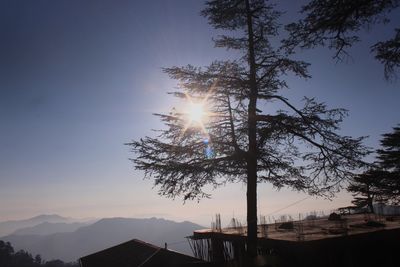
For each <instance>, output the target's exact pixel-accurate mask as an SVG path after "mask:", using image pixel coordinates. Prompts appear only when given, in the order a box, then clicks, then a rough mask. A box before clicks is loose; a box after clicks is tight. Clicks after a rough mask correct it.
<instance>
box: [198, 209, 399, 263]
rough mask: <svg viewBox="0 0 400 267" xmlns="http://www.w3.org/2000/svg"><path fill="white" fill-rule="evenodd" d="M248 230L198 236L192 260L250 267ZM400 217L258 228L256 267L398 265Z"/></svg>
mask: <svg viewBox="0 0 400 267" xmlns="http://www.w3.org/2000/svg"><path fill="white" fill-rule="evenodd" d="M246 238H247V236H246V228H245V227H242V226H236V227H229V228H218V227H217V228H214V229H204V230H199V231H195V232H194V233H193V236H191V237H190V240H191V247H192V249H193V252H194V255H195V256H196V257H199V258H201V259H203V260H205V261H211V262H215V263H216V264H219V265H221V266H246V263H247V261H246V259H245V257H246V256H245V255H246V253H245V250H246ZM399 244H400V217H393V216H390V217H389V216H376V215H369V214H354V215H347V216H339V215H337V216H332V217H330V218H328V217H326V218H317V219H313V220H302V221H286V222H276V223H274V224H264V225H259V227H258V255H259V256H258V258H257V266H265V267H267V266H268V267H286V266H287V267H289V266H290V267H292V266H296V267H303V266H304V267H306V266H307V267H320V266H321V267H338V266H340V267H342V266H346V267H366V266H368V267H369V266H371V267H372V266H374V267H375V266H385V267H397V266H400V254H399V253H398V247H399Z"/></svg>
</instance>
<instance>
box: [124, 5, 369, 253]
mask: <svg viewBox="0 0 400 267" xmlns="http://www.w3.org/2000/svg"><path fill="white" fill-rule="evenodd" d="M202 15H203V16H205V17H206V18H208V21H209V23H210V24H211V25H212V26H213V27H214V28H216V29H221V30H225V32H226V35H222V36H219V37H218V38H217V39H216V40H215V45H216V46H217V47H223V48H226V49H232V50H236V52H237V53H234V55H238V54H239V55H240V56H238V57H237V58H234V59H231V60H225V61H215V62H213V63H212V64H211V65H209V66H207V67H204V68H199V67H194V66H191V65H188V66H185V67H172V68H166V69H165V70H164V71H165V72H166V73H167V74H169V76H170V77H171V78H173V79H176V80H178V81H179V91H177V92H175V93H174V95H175V96H176V97H180V98H182V99H183V100H184V101H188V102H195V103H197V105H200V106H202V107H203V108H204V109H205V110H207V112H206V114H207V115H206V116H204V117H203V118H202V119H199V118H197V119H196V120H193V118H190V117H189V116H188V114H187V112H186V111H185V110H182V109H180V108H179V107H176V108H174V109H172V111H171V112H170V113H169V114H157V116H159V117H160V119H161V120H162V121H163V122H164V123H165V125H166V128H164V129H163V130H161V131H160V134H159V136H157V137H145V138H143V139H140V140H138V141H133V142H132V143H129V144H128V145H130V146H131V147H132V150H133V152H135V154H136V157H135V158H134V159H132V161H133V162H134V164H135V166H136V168H137V169H139V170H143V171H144V172H145V175H146V177H152V178H154V183H155V185H156V186H158V187H159V192H160V194H162V195H165V196H168V197H177V196H182V197H183V198H184V199H185V200H186V199H198V198H202V197H207V196H209V194H208V193H207V192H206V191H205V188H206V186H207V185H211V186H213V187H218V186H221V185H224V184H225V183H229V182H236V181H242V182H244V183H245V184H246V185H247V228H248V230H247V234H248V241H247V252H248V256H249V258H250V259H252V258H254V257H255V256H256V248H257V183H259V182H269V183H271V184H272V185H273V186H274V187H276V188H281V187H291V188H293V189H295V190H302V191H306V192H308V193H310V194H319V195H324V194H330V193H332V192H334V191H335V190H337V189H338V187H339V184H340V181H342V180H343V179H347V178H348V177H349V176H351V175H352V173H351V171H352V170H353V169H355V168H357V167H358V166H359V165H360V164H361V159H362V157H363V155H364V154H365V153H366V150H365V149H364V147H362V145H361V144H360V143H361V138H357V139H353V138H351V137H348V136H340V135H339V134H338V133H337V130H338V129H339V126H338V125H339V123H340V122H341V121H342V119H343V117H344V116H345V115H346V111H345V110H342V109H328V108H327V107H326V105H324V104H321V103H317V102H316V101H315V100H314V99H313V98H305V100H304V106H303V107H302V108H298V107H296V105H294V104H293V103H291V102H290V101H289V100H288V99H287V98H286V97H284V96H283V95H282V92H281V91H282V89H284V88H286V87H287V83H286V82H285V80H284V77H285V75H286V74H288V73H292V74H294V75H297V76H299V77H301V78H308V77H310V76H309V74H308V72H307V66H308V64H307V63H305V62H303V61H297V60H293V59H290V58H289V55H288V54H286V52H285V50H284V49H281V47H279V45H278V46H276V43H279V42H277V40H278V37H279V36H278V33H279V24H278V23H277V19H278V18H279V16H280V13H279V12H277V11H275V10H274V7H273V6H272V5H271V4H269V3H268V1H264V0H212V1H207V2H206V7H205V9H204V10H203V11H202ZM276 106H279V108H277V109H276V110H273V107H276ZM199 117H201V116H199Z"/></svg>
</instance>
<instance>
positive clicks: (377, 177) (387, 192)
mask: <svg viewBox="0 0 400 267" xmlns="http://www.w3.org/2000/svg"><path fill="white" fill-rule="evenodd" d="M381 147H382V148H381V149H378V150H377V158H378V161H377V162H376V163H375V164H374V168H373V169H370V170H368V171H366V172H364V173H362V174H360V175H357V176H355V177H354V178H353V180H352V182H350V185H349V187H348V188H347V190H348V191H349V192H352V193H353V196H354V197H355V199H354V200H353V201H352V203H353V204H355V205H357V206H359V207H362V206H365V205H368V207H369V208H370V210H371V212H373V205H372V204H373V202H374V201H375V200H376V201H379V202H385V203H389V204H397V203H399V202H400V127H394V131H393V133H387V134H384V135H383V138H382V140H381Z"/></svg>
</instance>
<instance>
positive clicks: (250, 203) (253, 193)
mask: <svg viewBox="0 0 400 267" xmlns="http://www.w3.org/2000/svg"><path fill="white" fill-rule="evenodd" d="M246 12H247V27H248V28H247V29H248V45H249V51H248V62H249V67H250V75H249V81H250V97H249V105H248V123H249V124H248V137H249V150H248V157H247V254H248V257H249V259H250V261H252V262H250V264H251V265H252V264H254V259H255V257H256V256H257V121H256V110H257V95H258V90H257V81H256V64H255V56H254V39H253V38H254V36H253V25H252V18H251V10H250V4H249V0H246Z"/></svg>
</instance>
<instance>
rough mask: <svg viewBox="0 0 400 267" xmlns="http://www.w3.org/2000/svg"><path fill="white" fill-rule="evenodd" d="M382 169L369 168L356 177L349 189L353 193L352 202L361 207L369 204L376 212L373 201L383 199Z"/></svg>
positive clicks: (371, 210) (371, 209)
mask: <svg viewBox="0 0 400 267" xmlns="http://www.w3.org/2000/svg"><path fill="white" fill-rule="evenodd" d="M382 177H383V173H382V171H377V170H369V171H367V172H365V173H362V174H359V175H357V176H355V177H354V179H353V181H352V182H351V183H350V185H349V187H348V188H347V190H348V191H349V192H351V193H353V196H354V200H353V201H352V203H353V204H354V205H356V206H357V207H359V208H363V207H365V206H367V207H368V208H369V210H370V212H371V213H374V206H373V203H374V201H376V200H379V201H383V200H384V197H383V192H382V187H383V184H382Z"/></svg>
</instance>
